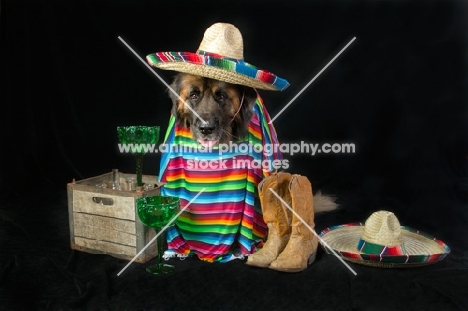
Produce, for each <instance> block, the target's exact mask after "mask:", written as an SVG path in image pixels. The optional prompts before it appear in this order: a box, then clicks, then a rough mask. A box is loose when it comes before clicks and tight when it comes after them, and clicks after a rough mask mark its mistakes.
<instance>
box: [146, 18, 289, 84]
mask: <svg viewBox="0 0 468 311" xmlns="http://www.w3.org/2000/svg"><path fill="white" fill-rule="evenodd" d="M146 60H147V61H148V63H149V64H150V65H151V66H154V67H157V68H160V69H166V70H174V71H178V72H185V73H190V74H193V75H197V76H202V77H206V78H211V79H216V80H220V81H224V82H229V83H233V84H240V85H245V86H250V87H253V88H258V89H265V90H275V91H278V90H279V91H282V90H284V89H286V88H287V87H288V86H289V83H288V81H286V80H284V79H282V78H280V77H278V76H276V75H274V74H273V73H271V72H268V71H266V70H261V69H258V68H256V67H255V66H252V65H251V64H249V63H247V62H245V61H244V44H243V40H242V35H241V33H240V31H239V29H237V28H236V27H235V26H234V25H231V24H228V23H216V24H214V25H212V26H211V27H209V28H208V29H207V30H206V31H205V34H204V36H203V40H202V42H201V44H200V46H199V48H198V50H197V51H196V52H195V53H193V52H158V53H153V54H150V55H148V56H146Z"/></svg>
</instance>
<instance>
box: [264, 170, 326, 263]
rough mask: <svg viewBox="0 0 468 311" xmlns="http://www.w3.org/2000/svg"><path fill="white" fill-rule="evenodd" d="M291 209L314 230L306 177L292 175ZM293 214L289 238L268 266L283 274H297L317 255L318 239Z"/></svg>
mask: <svg viewBox="0 0 468 311" xmlns="http://www.w3.org/2000/svg"><path fill="white" fill-rule="evenodd" d="M290 193H291V199H292V209H293V210H294V211H295V212H296V213H297V215H299V216H300V218H302V220H304V222H305V223H306V224H307V225H309V227H310V228H312V229H314V227H315V223H314V203H313V196H312V185H311V184H310V182H309V180H308V179H307V177H304V176H301V175H293V176H292V178H291V184H290ZM300 218H299V217H297V216H296V215H295V214H294V213H293V215H292V229H291V237H290V239H289V241H288V244H287V245H286V247H285V248H284V250H283V252H281V254H280V255H279V256H278V258H276V260H274V261H273V262H272V263H271V264H270V268H271V269H274V270H278V271H283V272H299V271H302V270H304V269H306V268H307V265H308V264H312V262H314V260H315V255H316V253H317V247H318V239H317V237H316V236H315V234H314V233H313V232H312V231H311V230H310V229H309V228H308V227H307V226H306V225H305V224H304V223H303V222H302V221H301V219H300Z"/></svg>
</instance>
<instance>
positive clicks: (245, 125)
mask: <svg viewBox="0 0 468 311" xmlns="http://www.w3.org/2000/svg"><path fill="white" fill-rule="evenodd" d="M239 98H241V101H242V107H241V109H240V111H239V113H238V114H237V116H236V117H235V119H234V121H233V122H234V123H235V126H234V127H233V129H234V133H233V134H234V136H235V137H239V138H245V137H246V136H247V133H248V131H249V123H250V120H251V119H252V117H253V114H254V111H253V107H254V105H255V101H256V100H257V92H256V91H255V90H254V89H253V88H251V87H247V86H239ZM242 98H243V99H242Z"/></svg>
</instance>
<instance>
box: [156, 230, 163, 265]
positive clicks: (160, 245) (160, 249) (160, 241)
mask: <svg viewBox="0 0 468 311" xmlns="http://www.w3.org/2000/svg"><path fill="white" fill-rule="evenodd" d="M154 230H155V231H156V234H158V233H160V231H161V228H155V229H154ZM163 235H164V234H163V233H161V234H160V235H159V236H158V238H157V243H158V265H161V264H162V255H163V253H164V245H163Z"/></svg>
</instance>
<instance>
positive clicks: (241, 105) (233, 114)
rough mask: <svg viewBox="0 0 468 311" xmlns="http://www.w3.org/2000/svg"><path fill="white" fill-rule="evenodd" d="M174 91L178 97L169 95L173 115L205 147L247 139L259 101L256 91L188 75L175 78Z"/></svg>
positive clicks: (171, 93)
mask: <svg viewBox="0 0 468 311" xmlns="http://www.w3.org/2000/svg"><path fill="white" fill-rule="evenodd" d="M171 88H172V89H173V90H174V91H175V92H176V93H177V94H178V95H179V96H176V95H175V94H173V92H169V93H170V97H171V99H172V102H173V107H172V114H173V115H174V116H175V117H176V119H177V122H178V123H179V125H181V126H183V127H186V128H190V131H191V133H192V136H193V139H195V140H197V141H198V142H199V143H200V144H202V145H203V146H206V147H211V146H214V145H216V144H217V143H226V142H229V141H235V140H239V139H243V138H245V136H246V135H247V133H248V125H249V122H250V119H251V118H252V116H253V105H254V103H255V100H256V98H257V93H256V91H255V90H254V89H252V88H249V87H245V86H241V85H235V84H230V83H226V82H222V81H218V80H213V79H208V78H204V77H200V76H194V75H190V74H185V73H181V74H178V75H177V76H176V77H175V78H174V81H173V82H172V84H171ZM201 119H203V120H201ZM203 121H205V123H204V122H203Z"/></svg>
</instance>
